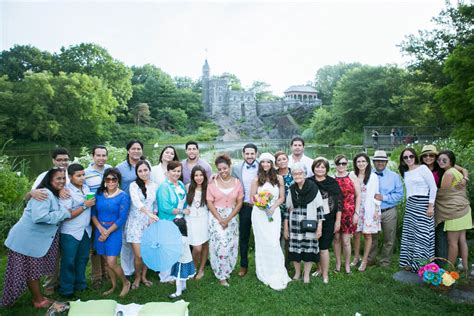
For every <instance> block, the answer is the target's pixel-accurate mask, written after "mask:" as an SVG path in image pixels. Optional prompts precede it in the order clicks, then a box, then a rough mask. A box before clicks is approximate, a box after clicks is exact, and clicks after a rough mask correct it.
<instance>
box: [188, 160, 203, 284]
mask: <svg viewBox="0 0 474 316" xmlns="http://www.w3.org/2000/svg"><path fill="white" fill-rule="evenodd" d="M207 181H208V179H207V174H206V169H204V168H203V167H201V166H200V165H196V166H194V168H193V169H192V170H191V182H190V183H189V184H188V186H187V191H188V194H187V196H186V202H187V204H188V206H189V214H188V215H186V216H185V219H186V222H187V224H188V242H189V244H190V245H191V246H193V252H192V255H193V261H194V266H195V267H196V270H197V271H198V273H197V275H196V279H197V280H200V279H201V278H202V277H203V276H204V268H205V267H206V261H207V256H208V254H209V245H208V243H207V241H208V240H209V209H208V208H207V204H206V192H207Z"/></svg>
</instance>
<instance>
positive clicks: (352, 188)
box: [334, 155, 360, 273]
mask: <svg viewBox="0 0 474 316" xmlns="http://www.w3.org/2000/svg"><path fill="white" fill-rule="evenodd" d="M348 163H349V160H348V159H347V157H346V156H344V155H337V156H336V157H335V158H334V164H335V165H336V175H335V179H336V181H337V183H338V184H339V187H340V188H341V191H342V196H343V202H342V214H341V229H340V230H339V232H338V233H335V234H334V256H335V257H336V270H335V271H336V272H339V271H340V270H341V243H342V253H343V254H344V268H345V270H346V273H351V266H350V264H351V251H352V250H351V238H352V236H353V234H354V233H355V232H356V229H357V222H358V220H359V210H360V184H359V181H358V180H357V177H356V176H355V175H354V174H350V173H349V172H348V171H347V165H348Z"/></svg>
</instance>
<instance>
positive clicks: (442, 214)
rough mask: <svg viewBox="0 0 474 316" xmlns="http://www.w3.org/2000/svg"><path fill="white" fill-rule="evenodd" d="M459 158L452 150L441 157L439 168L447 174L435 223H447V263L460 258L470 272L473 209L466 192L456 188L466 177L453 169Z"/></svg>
mask: <svg viewBox="0 0 474 316" xmlns="http://www.w3.org/2000/svg"><path fill="white" fill-rule="evenodd" d="M455 163H456V157H455V156H454V153H453V152H452V151H450V150H445V151H442V152H440V153H439V156H438V164H439V166H440V167H441V168H442V169H443V170H444V174H443V177H442V179H441V188H440V189H439V190H438V194H437V196H436V223H437V224H438V223H440V222H444V230H445V231H446V232H447V234H448V259H449V261H451V262H455V260H456V258H457V257H458V253H460V254H461V259H462V265H463V270H464V271H465V272H466V273H467V272H468V267H469V265H468V262H467V259H468V247H467V242H466V230H467V229H471V228H472V218H471V207H470V205H469V200H468V198H467V195H466V189H465V187H463V188H462V189H457V188H455V187H456V186H457V185H459V184H460V183H461V181H462V179H464V178H463V175H462V174H461V173H460V172H459V171H458V170H456V168H454V165H455Z"/></svg>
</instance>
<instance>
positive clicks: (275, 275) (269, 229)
mask: <svg viewBox="0 0 474 316" xmlns="http://www.w3.org/2000/svg"><path fill="white" fill-rule="evenodd" d="M261 191H268V192H270V193H271V194H272V195H273V200H272V202H271V203H274V201H276V200H277V199H278V195H279V189H278V185H276V186H273V185H271V184H270V183H269V182H266V183H265V184H264V185H263V186H261V187H258V192H261ZM270 205H271V204H270ZM252 227H253V234H254V237H255V266H256V272H257V278H258V279H259V280H260V281H262V282H263V283H264V284H265V285H268V286H269V287H271V288H272V289H274V290H283V289H285V288H286V285H287V284H288V282H290V281H291V279H290V278H289V277H288V272H287V271H286V268H285V257H284V256H283V252H282V250H281V246H280V231H281V214H280V208H277V209H276V210H275V212H274V213H273V221H272V222H269V221H268V217H267V214H266V213H265V211H263V210H261V209H259V208H258V207H257V206H254V207H253V210H252Z"/></svg>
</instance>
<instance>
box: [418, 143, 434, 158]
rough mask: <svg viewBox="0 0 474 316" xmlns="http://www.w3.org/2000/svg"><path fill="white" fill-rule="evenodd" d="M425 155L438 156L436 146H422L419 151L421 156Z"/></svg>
mask: <svg viewBox="0 0 474 316" xmlns="http://www.w3.org/2000/svg"><path fill="white" fill-rule="evenodd" d="M426 154H435V155H437V154H438V151H437V150H436V146H434V145H425V146H423V149H422V150H421V156H423V155H426Z"/></svg>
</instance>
